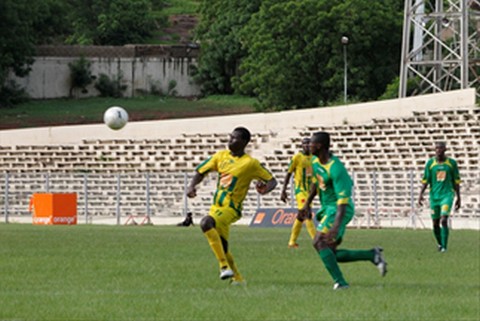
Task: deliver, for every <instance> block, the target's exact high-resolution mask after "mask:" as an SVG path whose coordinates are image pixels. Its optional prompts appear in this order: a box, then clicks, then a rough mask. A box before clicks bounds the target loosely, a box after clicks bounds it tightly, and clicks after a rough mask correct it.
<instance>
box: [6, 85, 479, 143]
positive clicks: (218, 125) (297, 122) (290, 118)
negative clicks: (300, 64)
mask: <svg viewBox="0 0 480 321" xmlns="http://www.w3.org/2000/svg"><path fill="white" fill-rule="evenodd" d="M474 104H475V89H466V90H457V91H450V92H446V93H441V94H431V95H423V96H416V97H408V98H403V99H394V100H385V101H379V102H371V103H364V104H356V105H348V106H338V107H324V108H309V109H303V110H295V111H284V112H273V113H255V114H245V115H234V116H221V117H204V118H189V119H178V120H161V121H142V122H129V123H128V124H127V126H126V127H125V128H123V129H122V130H120V131H113V130H111V129H109V128H108V127H107V126H105V125H104V124H103V122H102V120H101V119H99V120H98V123H99V124H98V125H81V126H58V127H43V128H34V129H16V130H4V131H0V145H10V146H13V145H45V144H75V143H78V142H80V141H81V140H82V139H145V138H162V137H175V136H179V135H181V134H182V133H187V134H195V133H219V132H225V133H228V132H230V131H231V130H232V129H233V128H234V127H235V126H240V125H242V126H246V127H247V128H249V129H250V130H251V131H253V132H274V133H280V134H283V135H285V134H286V132H289V131H292V129H293V128H294V127H304V126H306V125H309V124H311V125H335V124H344V123H348V124H362V123H368V122H370V121H371V120H372V118H385V117H404V116H411V114H412V111H426V110H445V109H454V108H457V107H465V106H473V105H474Z"/></svg>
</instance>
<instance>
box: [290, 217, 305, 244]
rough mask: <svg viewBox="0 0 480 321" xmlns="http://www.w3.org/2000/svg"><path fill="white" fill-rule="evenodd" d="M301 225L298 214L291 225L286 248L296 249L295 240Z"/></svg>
mask: <svg viewBox="0 0 480 321" xmlns="http://www.w3.org/2000/svg"><path fill="white" fill-rule="evenodd" d="M302 224H303V222H302V221H301V220H300V219H299V217H298V214H297V217H296V218H295V221H294V222H293V225H292V230H291V231H290V239H289V240H288V248H290V249H292V248H293V249H294V248H297V247H298V244H297V239H298V236H299V235H300V231H301V230H302Z"/></svg>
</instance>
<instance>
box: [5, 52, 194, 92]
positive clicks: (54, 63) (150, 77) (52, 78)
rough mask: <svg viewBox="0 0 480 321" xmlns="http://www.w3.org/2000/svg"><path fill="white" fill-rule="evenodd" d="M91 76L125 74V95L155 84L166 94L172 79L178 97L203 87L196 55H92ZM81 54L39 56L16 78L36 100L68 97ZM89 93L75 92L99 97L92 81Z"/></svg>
mask: <svg viewBox="0 0 480 321" xmlns="http://www.w3.org/2000/svg"><path fill="white" fill-rule="evenodd" d="M87 59H88V60H89V61H90V62H91V63H92V65H91V71H92V75H94V76H96V77H97V78H98V77H99V75H100V74H101V73H103V74H106V75H108V76H109V77H110V79H116V77H117V75H119V74H120V73H121V74H122V78H123V81H122V83H123V84H124V85H127V89H126V91H124V96H125V97H131V96H135V95H137V94H138V91H139V90H140V91H144V92H149V91H150V89H151V86H152V85H155V86H156V87H157V88H161V89H162V91H163V92H164V93H166V91H167V89H168V83H169V82H170V81H176V83H177V85H176V87H175V90H176V92H177V95H178V96H181V97H186V96H196V95H198V94H199V93H200V88H199V87H198V86H197V85H195V84H193V83H192V79H191V77H190V75H191V65H192V64H193V65H195V64H196V63H197V61H196V59H195V58H158V57H143V58H138V57H126V58H125V57H107V58H105V57H90V58H87ZM75 60H78V57H36V58H35V62H34V63H33V65H32V70H31V72H30V73H29V75H28V76H27V77H24V78H16V77H13V78H14V79H15V81H16V82H17V83H18V84H19V85H21V86H22V87H24V88H25V90H26V91H27V93H28V94H29V95H30V96H31V97H32V98H35V99H47V98H60V97H68V95H69V91H70V83H71V82H70V69H69V67H68V64H69V63H71V62H73V61H75ZM87 89H88V93H86V94H84V93H81V92H80V91H78V90H77V91H75V92H74V93H75V96H76V97H90V96H98V95H99V92H98V91H97V90H96V89H95V88H94V85H93V84H91V85H89V86H88V87H87Z"/></svg>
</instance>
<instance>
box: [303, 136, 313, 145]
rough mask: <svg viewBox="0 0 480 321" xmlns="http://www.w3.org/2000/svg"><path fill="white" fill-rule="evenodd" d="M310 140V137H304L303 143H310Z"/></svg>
mask: <svg viewBox="0 0 480 321" xmlns="http://www.w3.org/2000/svg"><path fill="white" fill-rule="evenodd" d="M310 141H311V139H310V137H304V138H303V139H302V144H306V143H310Z"/></svg>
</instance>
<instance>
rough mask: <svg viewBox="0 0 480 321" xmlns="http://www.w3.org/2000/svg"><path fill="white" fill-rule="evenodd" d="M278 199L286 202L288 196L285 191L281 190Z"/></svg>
mask: <svg viewBox="0 0 480 321" xmlns="http://www.w3.org/2000/svg"><path fill="white" fill-rule="evenodd" d="M280 199H281V200H282V202H284V203H287V200H288V196H287V192H286V191H282V194H280Z"/></svg>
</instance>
